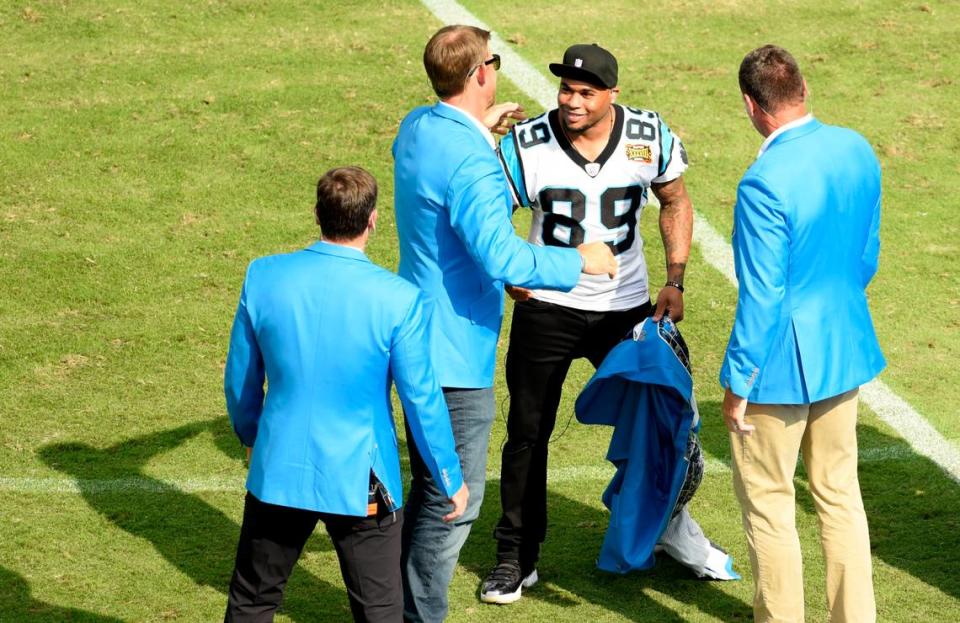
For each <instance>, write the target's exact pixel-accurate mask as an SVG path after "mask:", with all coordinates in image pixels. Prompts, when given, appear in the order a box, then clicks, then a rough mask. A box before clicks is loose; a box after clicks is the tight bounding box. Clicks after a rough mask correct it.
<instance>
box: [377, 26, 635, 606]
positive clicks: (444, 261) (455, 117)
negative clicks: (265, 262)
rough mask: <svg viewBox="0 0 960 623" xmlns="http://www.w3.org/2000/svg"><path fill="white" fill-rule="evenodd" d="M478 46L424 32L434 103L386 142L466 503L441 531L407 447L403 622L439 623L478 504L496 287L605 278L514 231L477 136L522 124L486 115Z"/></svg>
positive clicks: (594, 248)
mask: <svg viewBox="0 0 960 623" xmlns="http://www.w3.org/2000/svg"><path fill="white" fill-rule="evenodd" d="M489 38H490V33H489V32H487V31H485V30H482V29H480V28H475V27H472V26H448V27H445V28H442V29H441V30H439V31H438V32H437V33H436V34H434V36H433V37H432V38H431V39H430V41H429V42H428V43H427V46H426V49H425V50H424V54H423V63H424V67H425V68H426V71H427V75H428V76H429V78H430V81H431V84H432V86H433V89H434V92H435V93H436V94H437V96H438V97H439V98H440V100H441V101H440V102H439V103H437V104H436V105H434V106H423V107H420V108H417V109H415V110H413V111H412V112H411V113H410V114H408V115H407V117H406V118H405V119H404V120H403V122H402V123H401V125H400V130H399V132H398V134H397V138H396V141H395V142H394V144H393V155H394V159H395V166H394V181H395V184H394V187H395V188H394V192H395V204H396V218H397V231H398V233H399V238H400V271H399V272H400V276H401V277H404V278H405V279H407V280H409V281H410V282H412V283H413V284H415V285H417V286H418V287H420V288H421V289H422V290H423V291H424V294H425V301H426V304H427V306H429V307H430V308H431V309H432V313H433V317H432V321H431V325H430V338H431V358H432V360H433V364H434V366H435V367H436V369H437V374H438V376H439V377H440V384H441V385H442V386H443V388H444V395H445V396H446V399H447V406H448V408H449V410H450V419H451V421H452V423H453V433H454V437H455V439H456V443H457V452H458V454H459V455H460V460H461V463H462V467H463V472H464V479H465V480H466V482H467V486H468V487H469V488H470V493H471V495H470V504H469V506H468V507H467V510H466V512H465V513H464V514H463V516H462V517H460V519H458V520H457V521H455V522H452V523H444V522H443V521H441V517H442V514H443V510H442V507H443V502H444V496H443V493H442V491H441V490H440V489H438V487H437V486H436V482H435V481H433V480H432V478H431V474H430V473H429V470H426V469H424V466H423V462H422V461H421V458H422V457H420V456H419V453H418V452H417V451H416V449H413V448H411V452H410V454H411V470H412V472H413V485H412V487H411V491H410V500H409V503H408V505H407V508H406V511H405V514H406V524H405V526H404V567H403V568H404V608H405V609H404V616H405V617H406V618H407V619H409V620H411V621H414V622H416V621H431V622H434V621H441V620H443V618H444V617H445V616H446V613H447V587H448V585H449V583H450V579H451V577H452V575H453V571H454V567H455V566H456V562H457V556H458V555H459V552H460V547H461V546H462V545H463V543H464V541H465V540H466V538H467V535H468V534H469V532H470V526H471V524H472V523H473V521H474V520H475V519H476V517H477V515H478V513H479V511H480V504H481V502H482V501H483V489H484V479H485V472H486V459H487V440H488V437H489V434H490V425H491V423H492V422H493V417H494V396H493V372H494V364H495V354H496V347H497V339H498V337H499V333H500V322H501V319H502V316H503V286H504V284H510V285H515V286H523V287H528V288H551V289H558V290H570V289H571V288H573V287H574V286H575V285H576V283H577V279H578V277H579V276H580V273H581V271H583V272H587V273H590V274H611V275H612V274H613V273H615V272H616V261H615V260H614V258H613V255H612V253H611V252H610V249H609V248H607V246H606V244H604V243H603V242H595V243H591V244H584V245H580V246H579V247H577V248H560V247H537V246H534V245H531V244H529V243H527V242H526V241H524V240H523V239H521V238H520V237H518V236H517V235H516V234H515V233H514V229H513V225H512V223H511V221H510V215H511V207H512V204H513V202H512V199H511V195H510V189H509V187H508V185H507V181H506V177H505V176H504V173H503V170H502V169H501V166H500V163H499V160H498V159H497V156H496V142H495V141H494V138H493V136H492V135H491V133H490V131H489V130H488V128H493V129H494V130H495V131H497V132H498V133H504V132H506V130H507V129H508V127H509V123H510V121H509V120H510V119H518V118H523V115H522V110H521V109H520V107H519V106H517V105H516V104H502V105H499V106H495V105H494V101H495V97H496V88H497V73H496V72H497V69H499V67H500V57H499V56H498V55H496V54H491V52H490V48H489Z"/></svg>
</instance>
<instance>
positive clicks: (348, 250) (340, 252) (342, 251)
mask: <svg viewBox="0 0 960 623" xmlns="http://www.w3.org/2000/svg"><path fill="white" fill-rule="evenodd" d="M306 250H307V251H313V252H314V253H320V254H321V255H333V256H336V257H342V258H345V259H348V260H360V261H361V262H369V261H370V258H368V257H367V256H366V254H365V253H364V252H363V251H361V250H360V249H357V248H355V247H346V246H344V245H342V244H334V243H332V242H324V241H323V240H318V241H316V242H314V243H313V244H312V245H310V246H309V247H307V248H306Z"/></svg>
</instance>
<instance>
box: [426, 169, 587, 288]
mask: <svg viewBox="0 0 960 623" xmlns="http://www.w3.org/2000/svg"><path fill="white" fill-rule="evenodd" d="M484 156H486V157H484ZM452 179H453V180H454V181H453V182H452V183H451V184H450V186H449V188H448V189H447V197H446V201H445V203H446V204H447V205H448V206H449V207H450V225H451V227H453V229H454V231H455V232H456V233H457V236H458V237H459V238H460V240H461V242H463V245H464V247H465V248H466V249H467V253H469V254H470V257H471V258H472V259H473V261H474V262H476V263H477V265H478V266H480V267H481V268H482V269H483V271H484V272H485V273H487V275H488V276H489V277H490V278H491V279H493V280H495V281H504V282H506V283H509V284H511V285H515V286H521V287H525V288H547V289H552V290H562V291H569V290H571V289H573V287H574V286H575V285H577V280H578V279H579V278H580V268H581V261H580V254H579V253H578V252H577V251H576V249H567V248H560V247H537V246H535V245H532V244H530V243H528V242H527V241H525V240H523V239H522V238H520V237H519V236H517V234H516V232H515V231H514V229H513V223H511V222H510V209H509V206H507V205H506V203H507V202H506V197H505V195H504V186H505V183H506V182H505V180H504V174H503V171H502V170H501V168H500V164H499V163H498V162H497V159H496V157H495V156H494V154H493V152H492V151H491V152H490V153H489V154H471V155H470V156H468V157H467V158H466V159H465V160H464V161H463V163H462V164H461V166H460V167H459V168H458V169H457V171H456V172H455V173H454V175H453V178H452Z"/></svg>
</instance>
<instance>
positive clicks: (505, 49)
mask: <svg viewBox="0 0 960 623" xmlns="http://www.w3.org/2000/svg"><path fill="white" fill-rule="evenodd" d="M421 2H422V3H423V5H424V6H425V7H427V9H429V10H430V12H431V13H433V14H434V15H435V16H436V17H437V19H439V20H440V21H441V22H443V23H444V24H470V25H473V26H479V27H480V28H483V29H485V30H490V31H491V34H490V45H491V47H492V48H493V49H495V50H497V52H498V53H499V54H500V56H501V58H502V59H503V61H504V63H503V68H502V69H501V71H502V73H503V74H504V75H505V76H506V77H507V78H509V79H510V80H511V82H513V83H514V84H516V85H517V87H519V89H520V90H521V91H523V92H524V93H526V94H527V95H528V96H529V97H530V98H531V99H533V100H534V101H536V102H537V103H538V104H540V106H542V107H543V109H544V110H549V109H551V108H553V107H554V104H555V103H556V95H557V88H556V85H554V84H551V83H550V82H548V81H547V79H546V78H545V77H544V76H543V74H541V73H540V72H539V71H537V70H536V69H534V67H533V66H532V65H531V64H530V63H528V62H527V61H526V60H524V59H523V58H522V57H521V56H520V55H519V54H517V53H516V52H514V51H513V48H512V47H510V45H508V44H507V43H506V42H505V41H504V40H503V39H501V38H500V36H499V35H498V34H497V33H496V32H494V31H493V29H491V28H490V27H489V26H488V25H486V24H484V23H483V22H482V21H480V20H479V19H477V17H476V16H475V15H473V13H471V12H470V11H468V10H467V9H466V8H464V7H463V6H461V5H460V4H459V3H457V2H454V1H453V0H421ZM693 239H694V240H695V241H696V242H697V244H698V245H699V246H700V253H701V254H702V255H703V259H705V260H706V261H707V263H709V264H710V265H711V266H713V267H714V268H715V269H717V270H718V271H720V273H721V274H723V276H724V277H726V278H727V279H728V280H729V281H730V283H732V284H733V286H734V287H737V277H736V274H735V272H734V269H733V250H732V249H731V247H730V245H729V244H728V243H727V241H726V240H725V239H724V238H722V237H721V236H720V234H718V233H717V230H715V229H714V228H713V227H711V226H710V223H708V222H707V220H706V219H705V218H703V216H701V215H700V214H699V213H696V214H694V221H693ZM860 396H861V398H862V399H863V401H864V402H865V403H866V404H867V406H868V407H870V409H871V410H873V412H874V413H876V414H877V416H878V417H879V418H880V419H881V420H883V421H884V422H886V423H887V424H888V425H889V426H890V427H892V428H893V429H894V430H895V431H897V432H898V433H899V434H900V435H901V436H902V437H903V438H904V439H905V440H906V441H907V443H908V444H910V447H911V448H913V449H914V451H916V452H917V453H918V454H922V455H923V456H925V457H927V458H928V459H930V460H931V461H933V462H934V463H936V464H937V465H939V466H940V467H941V468H942V469H943V471H945V472H946V473H947V474H948V475H949V476H950V477H951V478H952V479H953V480H954V481H956V482H960V449H958V448H957V447H956V446H955V445H953V444H951V443H950V442H949V441H947V440H946V439H944V437H943V435H941V434H940V433H939V431H937V430H936V429H935V428H933V427H932V426H930V424H929V423H928V422H927V421H926V420H925V419H924V418H923V416H921V415H920V414H919V413H917V411H916V410H914V409H913V407H911V406H910V405H909V404H908V403H907V402H906V401H905V400H903V399H902V398H900V397H899V396H897V395H896V394H895V393H893V391H892V390H891V389H890V388H889V387H887V386H886V385H885V384H884V383H883V382H882V381H880V380H873V381H871V382H870V383H867V384H866V385H864V386H863V387H862V388H861V392H860Z"/></svg>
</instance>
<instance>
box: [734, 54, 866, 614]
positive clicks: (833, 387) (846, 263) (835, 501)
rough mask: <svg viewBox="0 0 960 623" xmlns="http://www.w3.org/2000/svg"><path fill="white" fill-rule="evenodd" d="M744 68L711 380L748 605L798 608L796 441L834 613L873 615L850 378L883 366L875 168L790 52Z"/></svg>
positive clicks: (749, 59) (783, 610)
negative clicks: (719, 336) (726, 303)
mask: <svg viewBox="0 0 960 623" xmlns="http://www.w3.org/2000/svg"><path fill="white" fill-rule="evenodd" d="M739 79H740V90H741V91H742V93H743V100H744V103H745V106H746V111H747V115H748V116H749V117H750V120H751V122H752V123H753V125H754V127H755V128H756V129H757V131H759V132H760V134H762V135H763V136H764V137H766V140H765V141H764V142H763V145H762V146H761V148H760V155H759V157H758V158H757V160H756V162H754V164H753V165H752V166H751V167H750V168H749V169H748V170H747V172H746V174H745V175H744V176H743V179H742V180H741V182H740V186H739V188H738V190H737V204H736V208H735V211H734V225H733V251H734V259H735V262H736V271H737V277H738V279H739V282H740V291H739V297H738V300H737V313H736V320H735V321H734V326H733V331H732V333H731V335H730V342H729V344H728V346H727V352H726V357H725V359H724V362H723V367H722V370H721V372H720V382H721V384H722V385H723V386H724V387H725V388H726V394H725V396H724V401H723V417H724V421H725V422H726V424H727V427H728V428H729V430H730V444H731V454H732V459H733V475H734V489H735V490H736V493H737V498H738V499H739V501H740V506H741V510H742V516H743V526H744V529H745V531H746V534H747V544H748V546H749V550H750V557H751V564H752V567H753V576H754V583H755V592H754V618H755V620H756V621H757V622H758V623H761V622H764V621H777V622H786V621H798V622H802V621H803V620H804V619H803V572H802V567H801V559H800V543H799V540H798V536H797V531H796V525H795V509H794V488H793V476H794V470H795V468H796V464H797V455H798V454H799V453H802V454H803V463H804V466H805V468H806V471H807V477H808V481H809V485H810V492H811V493H812V494H813V499H814V503H815V505H816V510H817V517H818V520H819V523H820V541H821V545H822V547H823V552H824V562H825V566H826V580H827V590H826V594H827V606H828V609H829V611H830V620H831V621H834V622H838V621H867V622H872V621H875V620H876V606H875V603H874V594H873V581H872V574H871V559H870V537H869V534H868V529H867V518H866V514H865V512H864V508H863V501H862V499H861V495H860V483H859V480H858V478H857V436H856V420H857V393H858V389H859V387H860V385H862V384H864V383H866V382H868V381H870V380H871V379H872V378H873V377H875V376H876V375H877V374H878V373H879V372H880V371H881V370H882V369H883V367H884V365H885V362H884V359H883V355H882V354H881V352H880V347H879V344H878V343H877V337H876V334H875V333H874V328H873V321H872V320H871V318H870V311H869V309H868V307H867V297H866V293H865V289H866V287H867V284H868V283H869V282H870V280H871V279H872V278H873V275H874V273H875V272H876V270H877V257H878V254H879V250H880V242H879V229H880V166H879V163H878V162H877V158H876V156H875V155H874V153H873V150H872V149H871V148H870V145H869V144H868V143H867V141H866V140H864V138H863V137H862V136H860V135H859V134H857V133H856V132H854V131H852V130H848V129H845V128H839V127H833V126H828V125H825V124H823V123H820V122H819V121H817V120H816V119H814V118H813V117H812V116H811V115H809V114H808V113H807V110H806V98H807V93H808V91H807V85H806V82H805V81H804V80H803V77H802V76H801V74H800V69H799V67H798V66H797V63H796V61H795V60H794V59H793V57H792V56H790V54H789V53H788V52H787V51H786V50H784V49H782V48H779V47H776V46H772V45H767V46H764V47H761V48H758V49H756V50H754V51H753V52H750V53H749V54H748V55H747V56H746V57H745V58H744V59H743V62H742V64H741V65H740V76H739Z"/></svg>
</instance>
